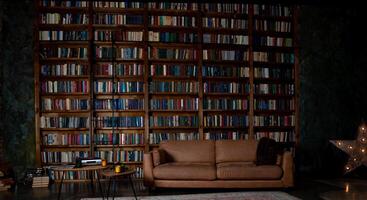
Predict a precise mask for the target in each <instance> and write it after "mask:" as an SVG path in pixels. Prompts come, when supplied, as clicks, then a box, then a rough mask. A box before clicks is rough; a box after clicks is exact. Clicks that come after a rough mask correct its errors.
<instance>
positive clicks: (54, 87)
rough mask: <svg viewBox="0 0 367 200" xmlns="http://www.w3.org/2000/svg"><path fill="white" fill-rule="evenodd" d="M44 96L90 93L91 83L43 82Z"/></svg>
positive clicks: (84, 81) (82, 81)
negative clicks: (48, 94) (49, 94)
mask: <svg viewBox="0 0 367 200" xmlns="http://www.w3.org/2000/svg"><path fill="white" fill-rule="evenodd" d="M41 92H42V94H47V93H70V94H71V93H88V92H89V81H87V80H80V81H42V82H41Z"/></svg>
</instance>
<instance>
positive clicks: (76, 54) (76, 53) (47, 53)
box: [40, 47, 88, 59]
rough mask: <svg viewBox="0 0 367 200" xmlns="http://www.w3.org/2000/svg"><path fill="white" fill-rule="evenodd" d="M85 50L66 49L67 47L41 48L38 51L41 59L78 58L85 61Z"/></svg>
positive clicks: (86, 51)
mask: <svg viewBox="0 0 367 200" xmlns="http://www.w3.org/2000/svg"><path fill="white" fill-rule="evenodd" d="M87 55H88V50H87V48H83V47H79V48H67V47H43V48H41V50H40V56H41V58H43V59H45V58H79V59H86V58H87Z"/></svg>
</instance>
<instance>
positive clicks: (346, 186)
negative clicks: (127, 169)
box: [0, 178, 367, 200]
mask: <svg viewBox="0 0 367 200" xmlns="http://www.w3.org/2000/svg"><path fill="white" fill-rule="evenodd" d="M127 183H128V182H124V181H120V182H118V187H117V188H118V191H117V194H116V196H133V192H132V190H131V187H130V185H129V184H127ZM107 185H108V184H107V182H102V188H103V189H106V188H107ZM134 185H135V189H136V191H137V194H138V196H146V195H175V194H193V193H211V192H230V191H253V190H223V189H221V190H218V189H158V190H155V191H152V192H151V193H149V191H148V190H147V189H146V188H145V187H144V186H143V184H142V182H141V181H134ZM57 186H58V185H57V184H51V185H50V186H49V187H48V188H33V189H32V188H31V187H29V186H24V185H21V184H19V185H18V186H17V187H16V188H15V189H14V191H3V192H0V199H1V200H8V199H9V200H10V199H19V200H23V199H24V200H33V199H37V200H51V199H57V192H58V187H57ZM366 188H367V180H362V179H328V180H316V179H304V178H303V179H301V180H298V181H297V184H296V187H294V188H292V189H287V190H283V191H285V192H287V193H289V194H291V195H293V196H296V197H298V198H301V199H304V200H319V199H325V200H329V199H333V200H342V199H343V200H344V199H347V200H354V199H364V200H365V199H367V192H366V191H367V190H366ZM94 189H95V193H94V194H93V190H92V189H91V187H90V185H89V184H87V183H67V184H64V186H63V189H62V192H61V199H64V200H79V199H81V198H84V197H95V196H100V193H99V190H98V187H97V185H96V186H95V188H94ZM269 190H272V189H269Z"/></svg>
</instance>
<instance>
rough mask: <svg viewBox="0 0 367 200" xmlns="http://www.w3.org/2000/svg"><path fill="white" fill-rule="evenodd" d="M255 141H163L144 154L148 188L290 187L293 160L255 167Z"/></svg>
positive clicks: (285, 158)
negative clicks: (156, 147)
mask: <svg viewBox="0 0 367 200" xmlns="http://www.w3.org/2000/svg"><path fill="white" fill-rule="evenodd" d="M257 144H258V142H257V141H255V140H245V141H243V140H240V141H233V140H221V141H205V140H202V141H165V142H161V144H160V145H159V148H158V149H154V150H153V151H150V152H148V153H145V154H144V160H143V170H144V184H145V186H147V187H149V188H154V187H165V188H282V187H284V188H287V187H292V186H293V157H292V154H291V153H290V152H287V151H286V152H284V153H283V155H279V156H278V159H277V163H276V164H274V165H256V164H255V161H256V150H257Z"/></svg>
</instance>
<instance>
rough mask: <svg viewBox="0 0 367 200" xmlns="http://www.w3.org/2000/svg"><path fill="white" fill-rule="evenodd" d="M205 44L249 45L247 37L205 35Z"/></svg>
mask: <svg viewBox="0 0 367 200" xmlns="http://www.w3.org/2000/svg"><path fill="white" fill-rule="evenodd" d="M203 43H215V44H238V45H248V44H249V40H248V36H247V35H229V34H208V33H204V34H203Z"/></svg>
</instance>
